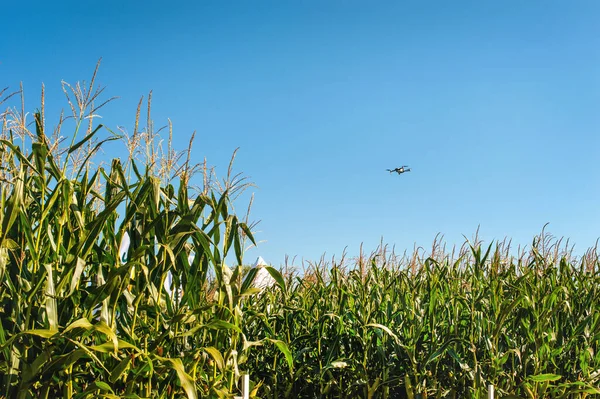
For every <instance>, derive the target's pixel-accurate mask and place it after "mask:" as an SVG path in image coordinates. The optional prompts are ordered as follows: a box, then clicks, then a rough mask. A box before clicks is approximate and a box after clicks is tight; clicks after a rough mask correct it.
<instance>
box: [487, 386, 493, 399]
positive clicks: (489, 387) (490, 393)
mask: <svg viewBox="0 0 600 399" xmlns="http://www.w3.org/2000/svg"><path fill="white" fill-rule="evenodd" d="M488 399H494V386H493V385H492V384H490V385H488Z"/></svg>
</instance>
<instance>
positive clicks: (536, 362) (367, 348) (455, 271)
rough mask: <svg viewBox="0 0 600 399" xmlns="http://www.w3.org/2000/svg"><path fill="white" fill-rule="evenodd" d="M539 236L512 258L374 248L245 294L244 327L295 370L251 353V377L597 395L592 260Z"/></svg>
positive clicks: (283, 393)
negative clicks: (285, 353)
mask: <svg viewBox="0 0 600 399" xmlns="http://www.w3.org/2000/svg"><path fill="white" fill-rule="evenodd" d="M539 241H540V240H539V239H538V240H537V241H536V243H535V244H534V246H533V249H532V250H531V251H530V252H528V253H527V254H525V255H522V256H521V257H520V259H515V258H511V257H508V256H504V254H506V253H507V252H508V251H507V248H505V247H503V246H502V245H498V246H495V247H494V248H492V246H489V247H487V248H485V249H484V251H483V253H482V248H481V246H468V245H467V246H466V247H465V249H466V251H465V250H463V251H462V255H461V256H460V257H459V259H458V260H455V261H452V260H451V258H450V257H448V256H446V255H443V254H440V255H438V256H436V257H435V258H432V257H419V256H414V257H412V259H406V258H404V259H397V258H396V257H394V256H385V255H384V254H383V253H380V254H379V256H378V255H377V254H375V256H373V257H371V258H370V260H369V259H368V260H367V263H366V264H364V263H363V262H362V261H361V262H358V266H361V265H362V268H361V267H354V266H357V265H356V264H352V263H350V265H351V266H353V268H352V269H350V270H345V269H344V268H343V267H342V265H340V264H337V265H336V264H335V263H333V265H331V266H330V267H329V268H319V267H318V268H315V269H314V270H313V273H312V274H311V275H310V278H307V275H305V276H304V278H296V279H295V280H289V281H288V286H287V287H286V288H285V290H284V291H279V290H276V291H274V292H272V293H270V294H268V295H265V296H261V297H257V298H253V299H252V300H251V302H249V303H248V305H247V306H248V310H247V311H246V317H247V320H248V322H247V323H246V324H245V326H244V332H245V334H246V335H247V336H253V337H257V338H263V337H272V338H276V339H280V340H282V341H284V342H286V343H287V344H288V345H289V347H290V349H291V352H292V353H293V356H294V369H290V370H286V369H285V368H282V365H281V364H280V360H279V358H280V357H281V356H280V355H279V354H278V353H275V352H271V353H270V356H265V355H264V354H262V353H261V354H258V353H257V354H256V355H255V356H253V357H252V362H253V367H251V368H250V369H252V370H254V371H253V373H254V374H253V378H255V379H259V380H263V381H265V385H266V386H267V387H268V388H265V392H269V393H268V395H266V396H269V397H273V398H275V397H290V398H292V397H294V398H296V397H302V398H314V397H335V398H344V397H361V398H416V397H419V396H420V397H422V398H424V397H450V398H484V397H486V395H485V393H486V392H487V384H493V385H495V387H496V392H497V395H499V397H519V398H563V397H564V398H583V397H587V396H589V395H591V394H597V393H600V391H598V389H597V388H596V387H597V386H598V380H599V379H600V354H599V353H598V350H599V349H600V348H599V344H600V314H599V313H598V311H597V309H598V307H599V306H600V288H599V287H600V285H599V284H600V278H599V276H598V273H597V267H598V262H597V260H595V261H594V262H593V263H588V262H587V261H586V260H581V261H580V262H579V263H578V264H575V263H571V262H569V261H568V260H567V259H568V257H567V255H564V254H563V256H560V255H559V256H555V254H554V253H551V252H548V251H546V254H545V255H542V254H541V252H542V251H541V250H539V249H540V248H541V246H542V244H540V243H539ZM545 241H546V244H547V243H548V240H547V239H546V240H545ZM434 252H435V251H434ZM591 255H592V253H588V256H587V257H586V259H587V260H589V259H590V258H592V256H591ZM250 315H252V317H250ZM253 318H254V320H253ZM284 370H285V372H284ZM511 395H514V396H511Z"/></svg>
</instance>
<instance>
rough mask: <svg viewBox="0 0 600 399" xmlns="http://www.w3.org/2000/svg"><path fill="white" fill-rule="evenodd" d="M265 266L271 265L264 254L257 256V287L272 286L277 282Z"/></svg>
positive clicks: (255, 280) (255, 265) (255, 282)
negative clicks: (263, 256) (264, 257)
mask: <svg viewBox="0 0 600 399" xmlns="http://www.w3.org/2000/svg"><path fill="white" fill-rule="evenodd" d="M264 266H269V264H268V263H267V262H265V260H264V259H263V258H262V256H259V257H258V258H256V262H254V267H255V268H258V269H259V270H258V272H257V273H256V276H255V277H254V286H255V287H256V288H265V287H272V286H273V285H274V284H275V279H274V278H273V277H272V276H271V274H269V272H268V271H267V269H265V268H264Z"/></svg>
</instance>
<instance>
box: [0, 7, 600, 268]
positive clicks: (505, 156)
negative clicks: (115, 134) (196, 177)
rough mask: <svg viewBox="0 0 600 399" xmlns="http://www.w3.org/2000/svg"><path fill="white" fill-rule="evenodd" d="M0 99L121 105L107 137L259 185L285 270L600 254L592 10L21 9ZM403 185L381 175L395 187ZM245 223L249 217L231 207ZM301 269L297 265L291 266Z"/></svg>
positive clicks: (599, 31)
mask: <svg viewBox="0 0 600 399" xmlns="http://www.w3.org/2000/svg"><path fill="white" fill-rule="evenodd" d="M2 9H3V16H2V24H0V32H1V38H2V39H1V40H0V85H1V86H3V87H4V86H11V87H13V88H17V87H18V84H19V82H20V81H22V82H23V84H24V85H25V89H26V92H27V93H28V98H27V105H28V107H29V109H30V110H31V109H33V108H34V107H35V106H37V101H38V93H39V86H40V84H41V83H42V82H44V83H45V84H46V89H47V96H48V99H47V101H48V103H54V104H57V103H59V102H60V104H61V106H64V105H65V103H64V102H63V100H62V97H61V91H60V81H61V79H64V80H66V81H69V82H75V81H77V80H79V79H89V77H90V74H91V71H92V70H93V67H94V65H95V63H96V61H97V60H98V58H99V57H102V58H103V62H102V67H101V71H100V75H99V78H98V79H99V82H100V83H101V84H102V85H105V86H107V89H106V93H107V95H118V96H120V99H119V100H117V102H114V103H112V104H111V105H109V106H108V107H107V108H105V109H104V111H103V112H102V115H103V116H104V120H103V123H105V124H107V125H108V126H111V127H115V126H116V125H124V126H126V127H128V128H129V129H130V130H131V129H132V126H133V119H134V115H135V107H136V104H137V101H138V100H139V98H140V96H142V95H145V94H147V93H148V91H150V90H153V91H154V94H153V99H154V101H153V104H154V120H155V124H156V125H163V124H165V123H166V121H167V118H171V120H172V121H173V123H174V127H175V136H176V137H175V138H176V141H177V143H178V147H180V148H183V147H185V145H186V143H187V140H188V139H189V137H190V134H191V132H192V131H194V130H196V131H197V140H196V144H195V151H194V154H195V155H196V156H197V159H198V160H201V159H202V158H203V157H204V156H206V157H207V158H208V161H209V163H211V164H212V165H215V166H216V167H217V172H218V173H219V174H220V175H224V173H225V172H226V168H227V163H228V159H229V156H230V155H231V153H232V152H233V150H234V149H235V148H237V147H241V148H240V152H239V156H238V158H237V162H236V170H237V171H241V172H244V173H245V174H246V175H248V176H250V177H251V179H252V180H253V181H254V182H255V183H256V184H257V185H258V188H256V189H255V190H253V191H254V192H255V202H254V208H253V213H252V216H253V219H255V220H261V223H260V224H259V226H258V230H259V232H258V233H257V238H258V239H259V240H261V241H262V240H264V241H266V242H264V243H262V244H260V246H259V248H258V249H252V250H251V251H249V252H248V254H247V261H252V260H253V259H254V258H255V257H256V256H258V255H262V256H263V257H264V258H265V259H266V260H267V261H269V262H271V263H273V264H275V265H279V264H281V263H282V262H283V259H284V255H286V254H288V255H290V256H298V259H301V258H304V259H307V260H317V259H318V258H319V257H320V256H321V255H322V254H323V253H326V254H327V257H330V256H332V255H334V254H337V255H339V254H341V252H342V251H343V249H344V248H345V247H348V253H349V254H350V255H353V254H356V253H357V252H358V248H359V245H360V243H361V242H364V247H365V249H366V250H367V251H370V250H373V249H375V247H376V246H377V244H378V243H379V242H380V240H381V239H382V238H383V241H384V242H385V243H388V244H390V245H395V246H396V249H397V250H403V249H409V250H410V249H412V248H413V245H414V244H415V243H416V244H417V245H421V246H424V247H426V248H428V247H430V245H431V243H432V241H433V238H434V237H435V235H436V234H437V233H442V234H444V235H445V237H446V240H447V241H448V242H449V243H459V244H460V243H462V242H463V237H462V235H463V234H464V235H466V236H467V237H472V236H473V234H474V233H475V231H476V229H477V226H478V225H480V226H481V231H480V233H481V237H482V238H484V239H485V240H486V241H487V242H489V241H490V240H492V239H499V238H500V239H501V238H504V237H505V236H508V237H511V238H512V239H513V243H515V244H522V245H528V244H530V242H531V240H532V238H533V236H534V235H535V234H537V233H538V232H539V231H540V230H541V228H542V226H543V225H544V224H545V223H547V222H549V223H550V225H549V227H548V231H550V232H551V233H552V234H554V235H556V236H565V237H570V238H571V240H572V242H574V243H575V244H576V250H579V251H583V250H585V249H587V247H589V246H591V245H593V244H594V242H595V241H596V239H597V238H598V237H599V236H600V206H599V205H600V199H599V198H600V184H599V183H600V177H599V176H600V166H599V165H600V164H599V162H598V160H599V158H600V157H599V155H600V24H598V16H599V15H600V2H598V1H595V0H590V1H584V0H578V1H552V0H540V1H534V0H529V1H510V0H509V1H481V0H477V1H410V2H400V1H379V2H367V1H362V2H357V1H333V0H332V1H291V0H289V1H283V0H277V1H212V2H205V1H199V2H192V1H189V2H179V1H169V2H157V1H144V2H141V1H118V2H117V1H105V2H93V3H92V2H87V1H76V2H75V1H69V2H66V1H63V2H47V1H43V2H42V1H27V2H22V3H19V2H8V3H6V4H3V6H2ZM404 164H406V165H410V166H411V167H412V172H411V173H407V174H404V175H402V176H396V175H393V176H392V175H390V174H389V173H388V172H386V171H385V169H386V168H391V167H396V166H400V165H404ZM240 207H243V204H240ZM296 263H299V262H298V261H297V262H296Z"/></svg>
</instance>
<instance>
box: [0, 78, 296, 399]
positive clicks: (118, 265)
mask: <svg viewBox="0 0 600 399" xmlns="http://www.w3.org/2000/svg"><path fill="white" fill-rule="evenodd" d="M95 76H96V73H94V77H93V78H92V82H91V84H90V85H89V86H87V87H86V86H82V85H79V84H78V85H76V86H73V87H72V86H69V85H67V84H64V85H63V87H64V88H65V93H66V94H67V98H68V100H69V105H70V108H71V111H72V115H70V117H69V119H70V120H71V121H72V125H73V127H74V130H73V132H72V133H71V135H70V138H71V140H70V144H69V145H68V146H67V147H61V145H60V144H61V142H62V141H61V132H62V131H63V130H64V128H65V127H64V126H66V122H65V121H68V120H69V119H68V118H63V116H62V115H61V117H60V119H59V121H58V126H57V128H56V129H55V130H54V132H53V133H52V134H51V135H47V133H46V126H45V117H44V104H43V103H44V101H43V96H42V108H41V110H40V111H38V112H36V113H35V117H34V125H35V131H34V132H31V131H30V130H29V124H28V123H27V121H26V114H25V112H24V110H23V111H22V112H17V111H14V110H11V109H9V110H8V111H7V112H6V113H4V114H3V125H2V133H1V136H2V139H1V140H0V145H1V147H0V151H1V152H0V156H1V157H2V158H1V160H2V169H1V173H2V181H3V183H2V186H1V188H0V207H1V209H2V212H1V214H0V226H1V230H0V277H1V281H2V283H1V285H0V303H1V304H2V306H1V307H0V312H1V316H2V317H1V323H0V373H1V378H2V381H3V384H2V392H0V396H4V397H16V398H32V397H36V398H37V397H42V398H54V397H65V398H87V397H117V396H119V397H120V396H126V397H132V398H134V397H163V398H174V397H180V396H181V395H182V394H183V395H185V396H187V397H188V398H196V397H199V396H200V397H231V396H232V395H233V394H234V393H235V392H236V390H237V388H236V386H237V378H238V377H239V375H240V369H239V367H238V363H239V360H238V359H239V358H240V357H242V356H244V355H245V353H246V351H247V350H248V347H249V346H248V345H247V340H246V338H245V336H244V335H243V334H242V324H243V312H242V301H243V300H244V298H246V297H248V296H251V295H254V294H256V292H257V291H256V290H255V289H253V288H252V287H251V279H252V278H253V275H251V276H248V277H247V278H246V279H245V280H242V276H241V271H242V267H241V265H242V255H243V250H242V244H243V241H244V240H245V239H249V240H251V241H253V240H254V239H253V237H252V233H251V231H250V228H249V226H248V225H247V224H246V223H244V222H242V221H241V220H240V219H239V218H238V217H237V216H236V215H235V214H233V213H231V209H232V202H231V201H232V200H231V196H230V194H231V193H232V192H235V190H239V189H240V187H238V186H236V185H235V184H233V185H232V184H229V185H228V186H226V187H225V189H224V190H219V191H215V190H210V189H209V188H208V187H205V190H204V191H202V192H201V193H196V195H194V196H192V195H190V192H189V191H188V190H189V189H188V187H189V181H190V177H191V176H190V170H191V169H193V168H190V167H189V164H188V162H189V155H188V160H187V162H186V163H185V164H184V165H183V167H182V168H180V169H177V170H178V173H177V174H176V175H175V176H173V175H165V174H160V173H159V172H157V169H156V164H157V162H155V161H157V159H156V158H155V154H156V152H155V148H156V147H154V146H155V144H156V142H157V141H158V136H157V135H155V134H154V133H153V131H152V126H151V122H150V112H148V124H147V127H146V130H145V131H144V132H141V131H138V121H139V114H140V112H139V108H138V117H137V118H136V123H135V131H134V137H133V140H134V141H135V140H136V137H135V136H136V135H138V138H137V139H138V140H139V136H141V135H143V136H144V137H145V140H146V143H147V148H148V149H149V151H147V155H148V156H147V157H146V158H145V161H146V162H145V163H144V162H143V163H142V164H140V163H139V161H136V159H135V157H133V156H132V157H130V158H129V159H128V160H127V162H126V163H125V165H124V164H123V163H122V162H121V161H120V160H119V159H114V160H112V162H111V164H110V167H108V168H107V167H103V166H98V167H94V165H93V164H92V163H91V161H92V159H93V157H94V155H95V153H96V152H97V151H98V150H99V149H100V148H102V146H104V145H106V144H107V142H108V141H112V140H115V139H117V138H119V137H117V135H116V134H114V133H112V132H111V131H110V130H108V129H106V128H104V127H103V126H102V125H94V118H95V116H96V111H97V109H98V108H99V107H95V106H94V102H98V96H99V94H100V93H101V90H96V91H94V89H93V84H94V80H95ZM21 94H22V93H21ZM22 109H24V105H23V107H22ZM149 109H150V102H149ZM61 129H63V130H61ZM84 130H85V132H83V131H84ZM107 131H108V132H109V134H108V135H106V132H107ZM102 134H104V138H98V137H100V136H101V135H102ZM129 143H131V140H129ZM167 155H168V154H167ZM159 161H160V160H159ZM171 161H172V159H171ZM167 166H169V165H167ZM170 166H171V167H173V165H170ZM165 171H166V173H167V174H169V173H171V170H169V168H167V169H164V168H163V169H162V172H163V173H164V172H165ZM205 171H206V169H205ZM165 176H166V178H165ZM205 177H206V175H205ZM239 182H240V180H238V183H239ZM125 236H128V237H129V239H130V245H129V247H128V249H127V251H126V253H125V254H122V252H123V248H121V244H122V243H123V242H124V237H125ZM230 252H232V253H233V255H234V257H235V260H236V264H237V266H236V267H235V268H233V269H230V268H229V267H228V266H226V265H225V259H226V258H227V256H228V254H229V253H230ZM121 255H123V256H121ZM169 276H172V279H171V281H172V284H171V286H170V287H169V286H166V284H165V282H166V281H167V280H168V278H169ZM211 276H212V277H211ZM281 350H282V351H284V352H285V350H286V348H284V347H283V346H281Z"/></svg>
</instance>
